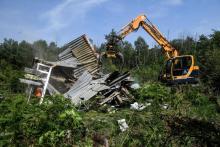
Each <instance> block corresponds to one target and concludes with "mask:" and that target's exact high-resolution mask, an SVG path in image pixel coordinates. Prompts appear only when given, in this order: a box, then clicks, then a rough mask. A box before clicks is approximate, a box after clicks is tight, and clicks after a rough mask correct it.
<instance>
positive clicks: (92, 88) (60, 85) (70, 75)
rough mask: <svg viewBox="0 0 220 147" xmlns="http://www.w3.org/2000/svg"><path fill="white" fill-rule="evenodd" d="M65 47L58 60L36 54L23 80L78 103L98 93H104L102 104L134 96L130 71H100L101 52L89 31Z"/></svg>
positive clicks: (127, 100) (117, 102) (102, 94)
mask: <svg viewBox="0 0 220 147" xmlns="http://www.w3.org/2000/svg"><path fill="white" fill-rule="evenodd" d="M63 49H64V50H63V51H62V52H61V53H60V54H59V55H58V59H59V60H58V61H55V62H51V61H46V60H43V59H39V58H35V59H34V61H33V68H32V69H31V68H25V72H26V74H25V78H26V79H20V81H21V82H22V83H26V84H28V85H29V89H31V90H32V91H33V92H34V90H35V89H37V88H38V89H39V88H42V89H43V91H42V96H41V97H42V99H43V97H44V94H45V93H46V89H47V91H48V93H49V94H50V95H55V94H63V95H64V97H66V98H69V99H71V101H72V102H73V103H74V104H76V105H79V104H81V103H84V102H85V101H88V100H89V99H91V98H93V97H96V96H102V98H100V99H98V100H97V103H98V104H99V105H103V104H106V103H114V104H116V105H121V104H123V103H124V102H130V101H132V100H133V99H134V97H133V96H132V95H131V94H130V93H129V91H128V89H129V88H130V86H131V84H132V82H133V80H131V78H130V74H129V72H125V73H119V72H117V71H115V72H112V73H110V74H102V73H100V71H99V68H100V67H99V64H98V59H97V56H98V55H97V53H96V51H95V49H94V47H93V46H92V45H91V43H90V41H89V39H88V37H87V36H86V35H82V36H81V37H78V38H77V39H75V40H73V41H71V42H70V43H68V44H66V45H65V46H64V47H63ZM30 87H31V88H30ZM29 93H30V92H29ZM29 97H30V96H29ZM42 99H41V101H42Z"/></svg>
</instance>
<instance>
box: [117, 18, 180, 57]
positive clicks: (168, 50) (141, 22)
mask: <svg viewBox="0 0 220 147" xmlns="http://www.w3.org/2000/svg"><path fill="white" fill-rule="evenodd" d="M140 27H142V28H143V29H144V30H145V31H146V32H147V33H148V34H149V35H150V36H151V37H152V38H153V39H154V40H155V41H156V42H157V43H158V44H159V45H160V46H161V47H162V48H163V50H164V53H165V55H166V58H167V60H168V59H170V58H172V57H176V56H178V55H179V53H178V51H177V50H176V49H175V48H174V47H173V46H172V45H171V44H170V43H169V41H168V40H167V39H166V38H165V37H164V36H163V35H162V34H161V33H160V31H159V30H158V29H157V28H156V27H155V26H154V25H153V24H152V23H151V22H150V20H148V19H147V17H146V15H139V16H138V17H136V18H135V19H134V20H132V21H131V22H130V23H129V24H127V25H126V26H125V27H123V28H122V29H121V30H120V31H119V32H118V37H119V38H120V39H121V40H122V39H124V38H125V37H126V36H127V35H128V34H130V33H131V32H134V31H137V30H138V29H139V28H140Z"/></svg>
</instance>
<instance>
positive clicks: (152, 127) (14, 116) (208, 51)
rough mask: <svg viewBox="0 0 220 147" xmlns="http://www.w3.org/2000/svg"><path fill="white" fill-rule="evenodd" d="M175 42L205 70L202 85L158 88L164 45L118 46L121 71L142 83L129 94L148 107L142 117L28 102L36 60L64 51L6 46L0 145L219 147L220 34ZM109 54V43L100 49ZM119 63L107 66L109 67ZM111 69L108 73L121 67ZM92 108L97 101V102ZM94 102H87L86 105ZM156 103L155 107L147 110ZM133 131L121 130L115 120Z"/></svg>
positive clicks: (1, 60)
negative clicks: (25, 79)
mask: <svg viewBox="0 0 220 147" xmlns="http://www.w3.org/2000/svg"><path fill="white" fill-rule="evenodd" d="M171 42H172V44H173V45H174V46H175V47H176V48H178V49H180V52H181V53H182V54H193V55H195V58H196V62H197V64H198V65H199V66H200V68H201V83H200V84H199V85H197V86H191V85H182V86H176V87H168V86H165V85H163V84H161V83H158V82H157V77H158V74H159V71H160V68H161V66H162V65H163V56H162V53H161V49H160V47H158V46H155V47H153V48H149V46H148V45H147V43H146V42H145V40H144V39H143V38H141V37H139V38H138V39H137V40H136V41H135V43H134V46H133V45H132V44H131V43H129V42H124V43H122V44H121V45H119V46H118V49H119V50H121V51H122V52H123V53H124V55H125V64H124V69H123V70H129V71H130V72H131V74H132V75H133V76H134V78H135V80H137V81H138V82H139V83H140V84H141V88H140V89H138V90H135V91H131V92H132V93H133V95H134V96H135V101H137V102H138V103H142V104H144V105H147V107H146V108H145V109H144V110H142V111H136V110H131V109H130V106H129V105H128V106H124V107H121V108H120V107H119V108H112V107H111V106H108V105H106V106H103V107H100V108H99V107H97V106H96V104H95V107H92V108H91V109H90V110H88V111H87V112H84V111H78V108H77V107H76V106H74V105H73V104H71V102H70V100H68V99H65V98H63V97H62V96H53V97H45V101H44V102H43V104H42V105H39V104H38V103H37V102H36V101H38V99H37V98H32V99H31V101H30V103H27V98H26V96H25V95H24V88H23V87H24V85H22V84H20V83H19V81H18V78H19V77H22V76H23V68H24V67H25V66H31V62H32V58H33V57H34V56H38V57H40V58H43V59H47V60H55V58H56V55H57V53H58V52H60V50H62V49H60V48H58V47H57V46H56V44H55V43H50V44H49V45H48V44H47V43H46V42H45V41H43V40H40V41H36V42H34V43H33V44H30V43H27V42H25V41H22V42H20V43H18V42H16V41H14V40H11V39H9V40H4V42H3V43H1V44H0V132H1V133H0V146H74V145H75V146H93V145H94V144H97V143H100V144H102V143H103V141H98V139H97V138H101V139H100V140H102V139H103V138H106V139H107V140H108V141H109V144H110V146H218V145H219V144H220V141H219V138H220V135H219V134H220V114H219V112H220V107H219V104H220V100H219V90H220V89H219V87H220V86H219V83H220V62H219V58H220V31H214V32H213V34H211V35H210V36H204V35H201V36H200V37H199V39H198V40H197V41H195V40H194V39H192V38H191V37H187V38H186V39H175V40H173V41H171ZM98 49H99V51H103V50H104V49H105V48H104V44H102V45H101V46H100V47H99V48H98ZM111 62H115V61H106V64H111ZM115 63H116V66H115V65H112V66H110V65H109V66H107V67H108V69H107V70H108V71H111V70H115V69H118V67H119V65H117V62H115ZM92 100H93V102H91V103H94V101H95V98H94V99H92ZM88 103H89V102H88ZM149 104H150V105H149ZM119 119H125V120H126V122H127V124H128V126H129V128H128V129H127V130H126V131H125V132H121V130H120V128H119V125H118V123H117V120H119Z"/></svg>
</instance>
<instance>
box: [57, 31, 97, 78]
mask: <svg viewBox="0 0 220 147" xmlns="http://www.w3.org/2000/svg"><path fill="white" fill-rule="evenodd" d="M63 48H64V51H63V52H61V53H60V54H59V55H58V58H59V60H60V61H63V60H68V59H70V58H76V59H77V61H78V63H79V64H78V66H77V68H76V69H74V75H75V77H79V76H81V75H82V73H83V72H84V71H85V70H87V71H88V72H89V73H90V74H92V75H93V76H94V75H96V74H97V72H98V71H99V65H98V60H97V57H96V51H95V49H94V47H93V46H92V44H91V42H90V41H89V39H88V37H87V36H86V35H82V36H81V37H78V38H76V39H75V40H73V41H71V42H69V43H68V44H66V45H65V46H64V47H63Z"/></svg>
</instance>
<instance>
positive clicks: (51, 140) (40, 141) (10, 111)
mask: <svg viewBox="0 0 220 147" xmlns="http://www.w3.org/2000/svg"><path fill="white" fill-rule="evenodd" d="M31 102H33V101H31ZM0 109H1V110H0V132H1V134H0V140H1V141H0V146H4V145H5V146H7V145H12V144H14V145H15V146H17V145H21V146H31V145H40V146H45V145H46V146H57V145H62V146H63V145H64V146H65V145H72V144H76V143H77V141H78V140H80V139H81V138H82V135H83V134H82V132H83V124H82V118H81V116H80V115H79V113H78V112H77V111H76V109H75V107H74V106H73V105H72V104H71V102H70V100H68V99H66V98H63V97H62V96H54V97H46V98H45V101H44V103H42V104H41V105H39V104H38V103H27V100H26V98H25V97H24V96H23V95H16V96H11V97H5V98H4V99H3V100H1V102H0Z"/></svg>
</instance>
